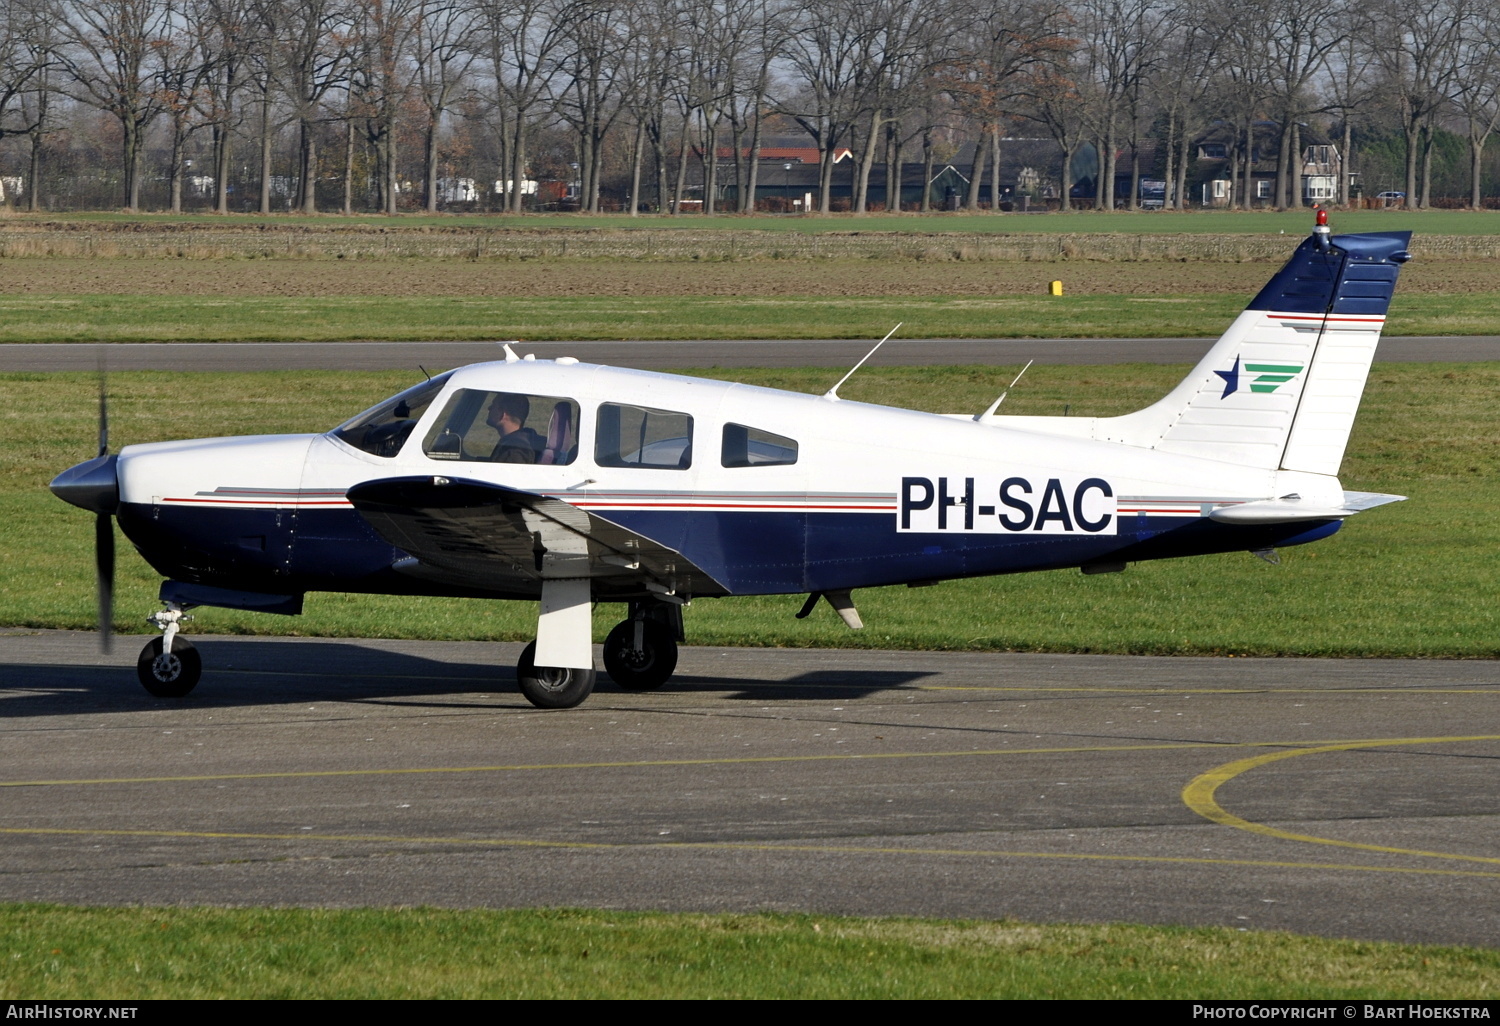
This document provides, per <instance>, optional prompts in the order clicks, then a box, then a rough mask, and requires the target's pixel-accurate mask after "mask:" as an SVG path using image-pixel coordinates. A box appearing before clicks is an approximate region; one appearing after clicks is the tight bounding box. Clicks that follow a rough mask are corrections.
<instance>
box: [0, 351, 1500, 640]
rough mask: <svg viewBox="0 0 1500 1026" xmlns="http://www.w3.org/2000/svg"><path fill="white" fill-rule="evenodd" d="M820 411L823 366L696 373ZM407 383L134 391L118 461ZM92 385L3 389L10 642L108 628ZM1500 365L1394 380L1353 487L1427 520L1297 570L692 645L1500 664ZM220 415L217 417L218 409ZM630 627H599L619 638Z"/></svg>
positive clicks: (217, 616)
mask: <svg viewBox="0 0 1500 1026" xmlns="http://www.w3.org/2000/svg"><path fill="white" fill-rule="evenodd" d="M1184 370H1185V369H1184V368H1182V367H1170V366H1158V365H1122V366H1111V367H1069V366H1039V367H1033V368H1032V369H1031V371H1030V372H1029V373H1028V374H1027V376H1026V378H1025V380H1024V381H1023V383H1022V385H1021V386H1020V387H1019V388H1017V389H1016V390H1015V391H1014V392H1013V393H1012V394H1011V396H1010V398H1009V399H1007V407H1006V408H1007V409H1008V410H1009V411H1011V412H1014V413H1018V414H1019V413H1042V414H1057V413H1062V412H1063V410H1064V409H1065V408H1069V409H1070V411H1071V412H1072V413H1073V414H1075V415H1090V414H1101V415H1107V414H1115V413H1123V412H1127V411H1129V410H1133V409H1138V408H1140V407H1141V406H1144V405H1146V404H1148V403H1150V402H1151V401H1153V400H1154V399H1156V398H1158V397H1159V396H1160V395H1162V394H1164V393H1165V392H1166V391H1167V390H1168V389H1169V388H1170V387H1171V386H1172V385H1173V384H1175V383H1176V382H1177V380H1179V379H1180V377H1181V375H1182V374H1183V373H1184ZM698 373H702V374H704V375H705V376H713V377H720V378H724V379H734V380H744V381H750V382H752V383H755V384H762V385H768V386H773V387H780V388H790V389H796V390H799V391H805V392H815V393H816V392H822V391H824V390H826V389H827V388H828V386H829V385H830V384H832V383H833V381H834V380H836V378H837V372H835V371H831V370H829V369H826V368H824V369H800V370H735V371H713V370H710V371H701V372H698ZM1013 373H1014V371H1013V370H1012V369H1006V368H985V367H979V368H975V367H916V368H910V367H908V368H866V369H863V370H861V371H860V373H859V374H858V375H856V376H855V377H854V378H853V379H852V380H851V381H850V382H849V384H848V385H846V386H844V388H843V390H842V394H843V395H844V396H845V398H849V399H858V400H863V401H867V402H883V403H890V404H893V405H900V406H909V407H914V408H919V409H932V410H937V411H940V412H963V411H978V410H982V409H983V408H984V407H985V406H987V405H988V404H989V402H990V401H991V400H992V399H993V397H994V396H995V395H997V394H998V393H999V392H1000V390H1001V389H1003V388H1004V387H1005V384H1006V383H1007V382H1008V381H1009V380H1010V377H1011V376H1012V375H1013ZM412 378H413V375H411V374H403V373H389V372H381V373H352V372H351V373H340V374H325V373H279V374H278V373H266V374H221V375H212V374H166V373H131V374H123V373H122V374H117V375H114V376H112V377H111V379H110V392H111V404H112V406H111V408H112V411H113V424H112V438H113V441H114V443H115V444H116V445H125V444H129V443H132V442H143V441H156V440H164V439H168V438H191V437H206V436H214V435H232V434H252V433H264V432H285V431H319V430H326V429H327V428H329V427H331V426H332V425H334V424H336V423H338V422H339V421H341V420H343V419H344V418H345V417H346V416H348V415H349V414H350V413H352V412H353V411H355V410H358V409H361V408H363V407H365V406H368V405H370V404H371V403H373V402H374V401H376V400H378V399H380V398H382V397H384V396H385V395H388V394H390V393H392V392H394V391H396V390H397V389H398V388H401V387H404V386H405V385H408V384H411V383H412ZM95 388H96V383H95V381H94V379H93V377H92V376H91V375H86V374H9V375H0V518H3V519H0V522H3V523H4V524H5V525H6V526H5V529H4V531H3V533H0V561H3V564H4V565H5V567H6V568H7V569H6V572H5V574H4V575H3V576H0V624H7V625H13V626H27V627H59V628H89V627H92V626H93V622H94V609H93V601H94V600H93V580H92V569H91V567H92V557H91V555H90V552H91V549H92V544H93V542H92V521H91V518H90V517H88V516H87V515H86V514H84V513H82V512H81V511H79V510H76V509H73V508H72V507H70V506H66V505H64V504H63V503H61V502H59V501H58V500H56V499H55V498H53V497H52V496H51V495H50V494H48V493H47V492H46V490H45V486H46V482H47V481H48V480H49V479H50V478H51V477H52V476H54V475H55V474H56V473H58V472H59V471H60V470H61V469H63V468H65V467H67V466H69V465H71V464H73V463H76V462H78V461H79V460H81V459H83V458H86V457H87V456H89V455H92V453H93V445H94V441H93V432H94V430H95V426H94V413H93V410H94V403H95V398H94V390H95ZM1497 390H1500V364H1493V363H1487V364H1468V365H1460V364H1428V365H1424V364H1383V365H1377V366H1376V368H1375V371H1374V373H1373V374H1372V376H1371V379H1370V383H1369V387H1368V389H1367V392H1366V398H1365V402H1364V406H1363V409H1362V410H1361V414H1360V419H1359V420H1358V422H1357V424H1356V427H1355V433H1354V437H1353V438H1352V440H1351V444H1350V448H1349V452H1348V455H1347V456H1346V457H1345V461H1344V467H1343V476H1342V480H1343V483H1344V485H1345V487H1346V488H1351V489H1359V490H1366V491H1380V492H1395V493H1398V494H1404V495H1409V496H1411V501H1409V502H1405V503H1400V504H1397V505H1394V506H1388V507H1383V508H1381V509H1378V510H1374V511H1371V512H1369V513H1365V514H1361V515H1360V516H1358V517H1356V518H1354V519H1352V520H1351V521H1350V522H1349V523H1348V524H1347V525H1346V526H1345V528H1344V529H1343V530H1342V531H1341V532H1340V533H1339V534H1337V535H1335V536H1334V537H1332V538H1330V539H1327V540H1325V541H1322V542H1319V543H1317V544H1316V545H1311V546H1306V547H1302V548H1294V549H1289V550H1287V551H1286V552H1285V553H1284V559H1283V563H1282V565H1280V566H1269V565H1266V564H1265V563H1262V562H1260V561H1259V560H1256V559H1254V558H1252V557H1250V556H1249V555H1246V554H1244V553H1237V554H1226V555H1219V556H1210V557H1203V558H1198V559H1192V560H1167V561H1160V562H1153V563H1141V564H1136V565H1134V566H1132V567H1131V568H1130V569H1129V570H1128V571H1127V572H1126V573H1123V574H1113V575H1106V576H1095V577H1084V576H1082V575H1080V574H1078V573H1077V572H1076V571H1056V572H1050V573H1038V574H1022V575H1016V576H1011V577H998V578H983V579H979V580H973V581H955V582H950V583H947V584H943V585H939V586H937V587H934V588H929V589H923V590H922V591H920V592H913V591H910V590H908V589H906V588H886V589H868V590H865V591H861V592H860V593H859V594H858V596H857V598H858V601H859V604H860V609H861V611H862V613H863V615H864V619H865V622H866V623H867V624H868V625H869V626H868V627H867V629H866V630H864V631H860V632H852V631H848V630H846V629H845V628H844V627H843V625H842V624H841V623H840V622H839V621H838V619H837V618H836V617H835V616H834V614H833V613H832V612H831V611H829V610H827V609H823V608H820V609H819V610H818V611H817V612H815V613H814V614H813V615H812V617H810V618H809V619H807V620H803V621H798V620H795V619H793V616H792V614H793V613H794V612H795V611H796V610H797V608H798V606H799V605H800V599H799V597H797V596H783V597H766V598H737V599H732V600H725V601H706V600H705V601H699V602H697V603H695V604H694V605H693V607H692V609H691V610H690V611H689V612H688V633H689V638H690V640H691V641H692V642H693V643H695V644H716V645H769V646H786V647H837V646H850V647H868V648H893V649H894V648H900V649H947V650H979V651H993V650H1022V651H1050V652H1120V653H1151V654H1242V655H1314V656H1389V657H1408V656H1421V657H1460V658H1494V657H1497V656H1500V612H1497V611H1500V602H1497V601H1496V599H1497V597H1500V596H1497V587H1500V586H1497V578H1496V575H1495V573H1494V558H1495V556H1494V554H1495V551H1496V549H1497V547H1500V524H1497V521H1496V520H1495V519H1494V518H1493V517H1491V516H1488V515H1487V514H1486V513H1485V512H1484V511H1486V510H1489V509H1492V508H1494V507H1495V506H1496V505H1497V503H1500V417H1497V415H1496V408H1495V404H1494V396H1495V394H1496V391H1497ZM205 397H212V401H205ZM159 580H160V579H159V578H158V577H157V576H156V574H155V573H154V572H153V571H151V570H150V568H149V567H147V566H146V565H145V563H144V562H142V561H141V560H140V559H139V558H138V557H137V556H135V555H134V553H133V552H131V551H130V550H129V547H128V545H127V546H124V547H123V550H122V556H121V561H120V570H119V582H118V591H117V606H116V608H117V610H118V612H119V615H118V617H117V623H116V629H118V630H135V631H143V630H144V627H143V626H142V624H141V620H140V617H142V616H144V615H145V614H146V613H147V612H150V611H152V610H154V609H155V608H156V607H157V603H156V600H155V594H156V588H157V585H158V584H159ZM617 614H618V608H616V607H610V606H602V607H600V609H599V610H598V611H597V613H596V633H597V634H598V637H599V638H600V639H602V636H603V633H604V632H605V631H607V630H608V628H609V627H610V626H611V625H612V623H613V621H614V620H615V619H617V618H618V616H617ZM534 630H535V606H534V605H532V604H530V603H514V602H510V603H507V602H486V601H480V600H450V599H406V598H402V599H397V598H392V597H382V596H348V595H324V594H314V595H310V596H309V597H308V602H307V612H306V614H305V615H304V616H302V617H298V618H282V617H275V616H267V615H257V614H251V613H240V612H234V611H230V610H218V609H202V610H199V611H198V620H197V622H196V623H195V624H194V625H193V631H194V632H195V633H244V634H302V635H317V636H332V637H363V636H373V637H411V638H436V639H455V638H475V639H487V640H508V641H517V640H526V639H529V638H530V637H531V636H532V635H533V633H534Z"/></svg>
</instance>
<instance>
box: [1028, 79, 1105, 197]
mask: <svg viewBox="0 0 1500 1026" xmlns="http://www.w3.org/2000/svg"><path fill="white" fill-rule="evenodd" d="M1027 78H1028V80H1029V82H1028V89H1027V92H1028V95H1029V97H1030V109H1029V111H1028V114H1029V116H1030V117H1032V118H1033V119H1035V120H1036V121H1038V122H1040V123H1041V124H1042V125H1044V126H1045V127H1046V129H1047V132H1048V134H1050V135H1051V136H1052V138H1053V139H1054V140H1055V141H1056V142H1057V146H1058V149H1060V150H1061V151H1062V163H1061V166H1060V168H1059V172H1058V183H1059V184H1058V196H1059V201H1058V205H1059V208H1060V209H1062V210H1070V209H1072V198H1071V195H1070V193H1069V189H1070V187H1071V185H1072V182H1071V178H1072V167H1073V158H1074V157H1076V156H1077V155H1078V151H1079V149H1081V148H1082V146H1083V144H1084V141H1085V139H1086V138H1087V136H1088V133H1089V131H1090V130H1091V127H1092V126H1091V122H1092V121H1093V120H1094V117H1095V112H1094V109H1093V107H1094V104H1093V102H1092V101H1091V98H1090V97H1089V96H1088V94H1087V91H1088V90H1090V89H1092V88H1094V85H1093V81H1092V80H1091V79H1089V78H1087V77H1085V76H1084V75H1082V74H1080V73H1079V71H1078V69H1077V68H1076V67H1074V66H1070V64H1069V63H1066V62H1058V63H1057V64H1056V65H1041V66H1039V67H1036V68H1033V69H1032V70H1031V72H1029V73H1028V75H1027ZM1095 195H1096V196H1097V195H1098V193H1097V190H1096V192H1095Z"/></svg>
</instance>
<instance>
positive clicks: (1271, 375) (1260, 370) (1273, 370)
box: [1245, 363, 1304, 392]
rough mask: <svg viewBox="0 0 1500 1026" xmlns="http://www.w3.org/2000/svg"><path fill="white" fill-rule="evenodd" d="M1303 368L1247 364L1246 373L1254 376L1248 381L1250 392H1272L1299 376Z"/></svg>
mask: <svg viewBox="0 0 1500 1026" xmlns="http://www.w3.org/2000/svg"><path fill="white" fill-rule="evenodd" d="M1303 366H1304V365H1303V364H1297V363H1247V364H1245V371H1246V373H1249V374H1254V375H1255V377H1254V378H1252V379H1251V380H1250V391H1252V392H1274V391H1276V390H1277V389H1278V388H1280V387H1281V386H1282V385H1284V384H1286V383H1287V382H1288V381H1291V380H1292V379H1293V378H1295V377H1296V376H1297V375H1298V374H1301V373H1302V367H1303Z"/></svg>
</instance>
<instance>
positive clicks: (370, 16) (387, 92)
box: [351, 0, 423, 214]
mask: <svg viewBox="0 0 1500 1026" xmlns="http://www.w3.org/2000/svg"><path fill="white" fill-rule="evenodd" d="M422 3H423V0H354V20H353V31H352V34H351V44H352V45H351V50H352V62H351V75H352V81H353V84H354V90H355V93H356V94H357V96H358V97H359V102H360V105H361V108H362V110H363V113H364V120H365V137H366V138H367V139H368V140H369V142H370V145H371V146H373V147H374V149H375V157H376V164H377V168H378V172H377V175H376V179H377V190H376V191H377V203H376V206H377V207H378V208H379V210H380V211H381V212H382V213H385V214H394V213H396V203H397V196H398V194H399V193H400V175H399V174H398V171H397V167H396V121H397V118H398V117H399V116H400V113H401V108H402V106H403V104H404V103H405V102H406V100H407V97H408V96H409V95H410V92H411V89H412V85H413V81H414V74H413V71H412V68H411V61H410V59H409V55H410V53H411V44H412V39H413V37H414V35H415V33H416V29H417V25H418V23H419V22H420V21H421V14H422Z"/></svg>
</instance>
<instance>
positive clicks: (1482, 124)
mask: <svg viewBox="0 0 1500 1026" xmlns="http://www.w3.org/2000/svg"><path fill="white" fill-rule="evenodd" d="M1466 13H1467V15H1468V25H1467V26H1466V31H1465V32H1464V38H1463V40H1462V42H1461V44H1460V57H1459V62H1460V67H1459V70H1458V74H1457V75H1456V76H1454V94H1453V104H1454V106H1455V107H1456V108H1457V110H1458V112H1459V114H1460V115H1462V117H1463V119H1464V125H1465V128H1466V130H1467V135H1468V139H1469V206H1470V207H1471V208H1472V209H1474V210H1478V209H1479V207H1480V205H1481V201H1482V199H1483V197H1482V196H1481V195H1480V193H1481V182H1480V176H1481V171H1482V169H1483V162H1484V147H1485V143H1487V142H1488V141H1489V138H1490V136H1491V134H1493V133H1494V131H1495V127H1496V125H1497V124H1500V12H1497V11H1496V10H1495V9H1494V8H1493V7H1473V8H1470V9H1469V10H1468V11H1467V12H1466Z"/></svg>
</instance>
